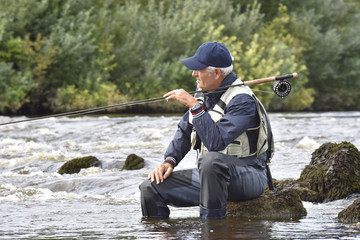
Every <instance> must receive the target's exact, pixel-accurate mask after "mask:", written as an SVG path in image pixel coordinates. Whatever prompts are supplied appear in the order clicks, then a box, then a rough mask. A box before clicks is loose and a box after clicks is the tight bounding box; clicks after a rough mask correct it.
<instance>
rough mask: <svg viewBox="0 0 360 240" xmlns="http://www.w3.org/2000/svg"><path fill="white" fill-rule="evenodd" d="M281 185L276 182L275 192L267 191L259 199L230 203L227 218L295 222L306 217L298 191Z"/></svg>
mask: <svg viewBox="0 0 360 240" xmlns="http://www.w3.org/2000/svg"><path fill="white" fill-rule="evenodd" d="M279 183H280V182H278V181H275V182H274V185H275V190H274V191H268V190H266V191H265V192H264V193H263V194H262V195H261V196H260V197H258V198H255V199H251V200H248V201H241V202H236V203H234V202H228V204H227V208H226V216H231V217H242V218H247V219H268V220H289V219H294V220H295V219H300V218H301V217H303V216H306V214H307V213H306V209H305V208H304V206H303V204H302V201H301V198H300V195H299V193H298V191H297V190H296V189H292V188H291V187H290V188H289V187H286V184H283V185H281V184H279Z"/></svg>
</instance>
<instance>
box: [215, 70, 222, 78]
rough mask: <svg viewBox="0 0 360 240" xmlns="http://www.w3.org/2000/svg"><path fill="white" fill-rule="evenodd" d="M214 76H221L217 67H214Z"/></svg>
mask: <svg viewBox="0 0 360 240" xmlns="http://www.w3.org/2000/svg"><path fill="white" fill-rule="evenodd" d="M215 76H216V78H218V77H221V70H220V69H218V68H215Z"/></svg>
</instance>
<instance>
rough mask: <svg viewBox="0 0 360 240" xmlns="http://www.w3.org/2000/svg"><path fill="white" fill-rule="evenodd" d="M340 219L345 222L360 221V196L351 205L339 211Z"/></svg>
mask: <svg viewBox="0 0 360 240" xmlns="http://www.w3.org/2000/svg"><path fill="white" fill-rule="evenodd" d="M338 220H339V221H340V222H343V223H359V222H360V198H358V199H356V200H355V201H354V202H353V203H352V204H351V205H350V206H349V207H347V208H346V209H344V210H342V211H341V212H339V214H338Z"/></svg>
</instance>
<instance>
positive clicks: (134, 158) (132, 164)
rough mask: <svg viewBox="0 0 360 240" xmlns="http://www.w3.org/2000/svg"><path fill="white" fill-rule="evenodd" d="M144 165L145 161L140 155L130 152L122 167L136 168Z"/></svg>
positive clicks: (127, 168)
mask: <svg viewBox="0 0 360 240" xmlns="http://www.w3.org/2000/svg"><path fill="white" fill-rule="evenodd" d="M144 166H145V161H144V159H143V158H142V157H139V156H138V155H136V154H134V153H132V154H130V155H129V156H127V158H126V160H125V164H124V166H123V169H126V170H137V169H140V168H143V167H144Z"/></svg>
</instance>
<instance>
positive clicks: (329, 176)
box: [298, 142, 360, 202]
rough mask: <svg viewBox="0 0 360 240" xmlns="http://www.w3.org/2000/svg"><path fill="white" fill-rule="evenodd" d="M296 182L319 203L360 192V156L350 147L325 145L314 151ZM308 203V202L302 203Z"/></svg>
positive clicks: (347, 145)
mask: <svg viewBox="0 0 360 240" xmlns="http://www.w3.org/2000/svg"><path fill="white" fill-rule="evenodd" d="M298 182H299V183H300V184H301V185H302V186H304V187H307V188H309V189H310V190H312V191H314V192H317V194H318V202H322V201H332V200H337V199H342V198H345V197H347V196H349V195H351V194H353V193H359V192H360V152H359V150H358V149H357V148H356V147H355V146H354V145H353V144H351V143H348V142H342V143H339V144H335V143H325V144H323V145H321V146H320V147H319V148H318V149H317V150H315V151H314V152H313V154H312V157H311V162H310V164H309V165H307V166H306V167H305V169H304V170H303V171H302V173H301V175H300V178H299V179H298ZM304 200H307V201H309V200H310V199H304Z"/></svg>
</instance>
